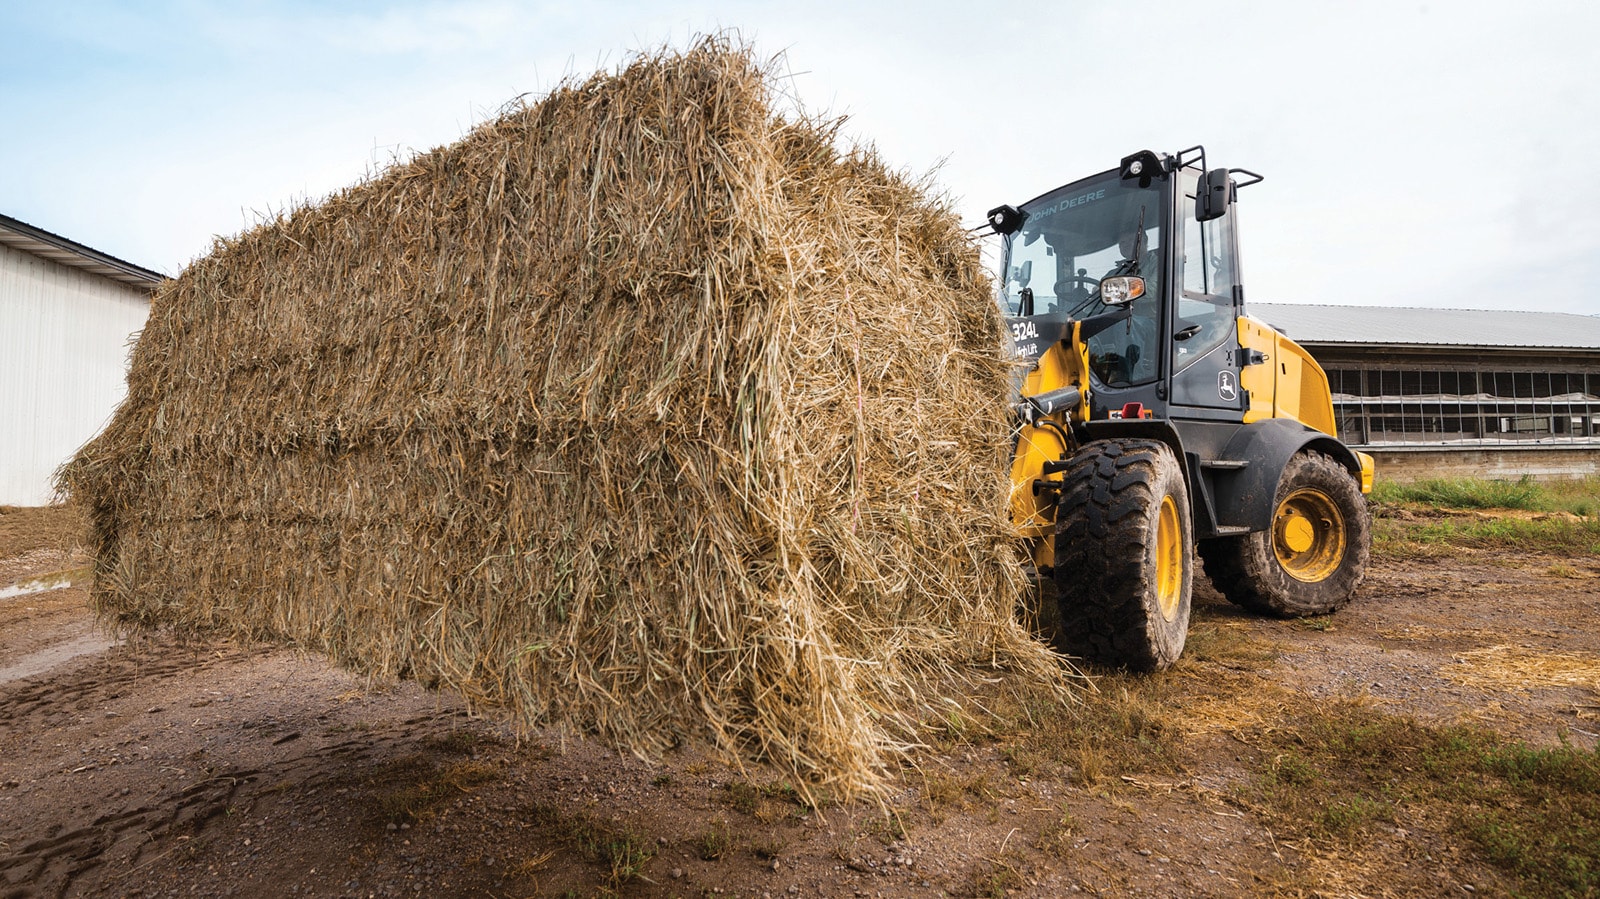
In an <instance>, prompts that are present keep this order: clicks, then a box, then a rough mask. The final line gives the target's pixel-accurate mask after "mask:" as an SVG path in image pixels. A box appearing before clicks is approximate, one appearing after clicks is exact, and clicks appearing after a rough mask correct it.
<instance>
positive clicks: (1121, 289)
mask: <svg viewBox="0 0 1600 899" xmlns="http://www.w3.org/2000/svg"><path fill="white" fill-rule="evenodd" d="M1142 296H1144V279H1143V278H1141V277H1139V276H1138V275H1117V276H1115V277H1111V278H1105V279H1102V280H1101V282H1100V302H1102V303H1105V304H1106V305H1107V306H1126V305H1128V304H1129V303H1131V302H1133V301H1134V300H1137V299H1138V298H1140V297H1142Z"/></svg>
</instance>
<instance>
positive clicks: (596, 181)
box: [60, 38, 1059, 794]
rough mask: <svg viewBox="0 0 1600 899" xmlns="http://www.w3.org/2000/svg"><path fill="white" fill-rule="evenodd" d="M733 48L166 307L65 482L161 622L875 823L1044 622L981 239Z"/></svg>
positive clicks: (479, 142)
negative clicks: (768, 767) (1012, 454)
mask: <svg viewBox="0 0 1600 899" xmlns="http://www.w3.org/2000/svg"><path fill="white" fill-rule="evenodd" d="M776 96H777V94H776V93H775V90H774V88H773V80H772V78H771V77H770V73H769V71H768V70H767V69H766V68H764V67H763V66H761V65H759V64H757V63H756V62H755V61H754V60H753V58H752V55H751V52H750V51H749V49H748V48H744V47H739V46H733V45H731V44H730V43H729V42H727V41H725V40H724V39H721V38H712V39H704V40H702V41H701V42H699V43H697V44H696V45H695V46H693V47H692V48H690V49H688V50H684V51H681V52H675V51H661V52H658V53H653V54H646V55H643V56H641V57H639V58H636V59H635V60H633V61H632V62H631V63H629V64H628V65H626V66H625V67H622V68H621V69H619V70H618V71H616V72H615V73H611V74H601V75H596V76H594V77H592V78H590V79H588V80H587V81H584V82H582V83H572V84H569V85H566V86H564V87H562V88H561V89H558V90H556V91H555V92H553V93H552V94H550V95H549V96H548V97H546V98H545V99H543V100H542V101H541V102H539V103H538V104H537V105H534V106H531V107H525V108H520V109H516V110H514V111H511V112H508V113H507V114H505V115H503V116H501V117H500V118H498V119H496V120H494V121H491V122H488V123H486V124H484V125H482V126H480V127H478V128H476V129H475V130H474V131H472V132H471V133H470V134H468V135H467V136H466V137H465V138H463V139H462V140H461V141H459V142H457V143H455V144H453V145H450V146H447V147H443V148H440V149H437V150H434V151H432V152H429V153H426V154H422V155H419V156H418V157H416V158H414V159H413V160H411V161H409V162H405V163H403V164H396V165H394V166H393V167H390V168H388V169H386V170H385V171H383V172H381V173H379V174H377V175H375V176H374V177H373V178H371V179H370V180H368V181H366V182H364V183H361V184H358V185H356V186H354V187H351V188H348V189H346V190H344V191H342V192H341V193H338V194H336V195H334V196H332V197H330V198H329V199H327V200H325V201H323V202H320V203H318V204H315V205H308V206H305V207H304V208H299V209H296V210H294V211H293V212H292V213H289V214H285V215H282V216H279V217H278V218H277V219H276V220H274V221H270V222H267V223H265V224H263V225H262V226H260V227H257V228H255V229H253V230H251V231H249V232H247V233H244V234H243V235H241V236H239V237H237V238H233V239H219V240H218V242H217V244H216V246H215V248H214V250H213V252H212V253H211V254H210V255H209V256H207V257H205V258H202V259H199V260H197V261H196V262H195V263H193V264H192V265H191V266H190V267H189V268H188V269H187V270H186V271H185V272H184V273H183V275H182V276H181V277H179V278H177V279H176V280H175V281H172V282H168V283H167V284H166V285H164V287H163V288H162V289H161V291H160V292H159V294H158V295H157V296H156V298H155V300H154V302H153V304H152V308H151V314H150V319H149V322H148V325H147V326H146V328H145V330H144V332H143V334H142V336H141V337H140V339H139V341H138V343H137V345H136V347H135V348H134V350H133V355H132V367H131V371H130V374H129V385H128V387H129V391H128V397H127V399H126V401H125V403H124V404H123V406H122V407H121V408H120V409H119V410H118V412H117V414H116V416H115V418H114V420H113V421H112V422H111V424H110V425H109V427H108V428H107V430H106V431H105V432H104V433H103V435H102V436H101V437H99V438H98V439H96V440H95V441H93V442H92V443H91V444H89V445H88V446H86V447H85V448H84V449H83V450H82V451H81V452H80V454H79V455H78V457H77V458H76V459H74V460H73V461H72V462H71V463H69V465H68V466H67V467H65V468H64V469H63V471H62V473H61V476H60V485H61V487H62V488H63V489H64V490H65V491H67V492H68V493H69V495H70V496H71V497H72V498H73V499H74V501H75V502H78V503H80V504H82V505H83V506H85V507H86V508H87V510H88V512H89V515H90V518H91V522H92V528H93V530H92V542H93V547H92V548H93V550H94V552H95V554H96V565H95V584H94V590H93V595H94V601H95V603H96V608H97V609H98V611H99V612H100V614H101V615H102V617H103V618H106V619H109V620H112V621H115V622H118V623H119V624H122V625H124V626H129V625H133V626H138V625H146V626H161V627H171V628H176V629H179V630H191V629H206V630H212V631H216V630H221V631H224V632H231V633H235V634H238V635H241V636H247V637H250V638H257V639H260V638H265V639H269V640H275V641H280V642H285V643H290V644H293V645H296V646H300V647H303V648H306V649H310V650H315V651H320V652H324V653H327V654H328V655H329V656H331V657H332V658H333V659H335V660H336V661H337V662H338V663H340V664H342V665H344V666H346V667H348V668H350V669H353V670H355V671H358V672H363V673H367V674H373V675H378V676H398V677H411V678H416V679H417V680H419V681H421V682H423V683H425V684H429V685H443V686H447V687H450V688H453V689H455V690H458V691H460V692H461V693H462V694H464V695H465V696H466V697H467V698H468V699H469V700H470V701H472V702H473V703H475V704H476V705H478V706H480V707H482V706H499V707H504V708H507V709H509V710H510V711H511V712H512V713H513V715H514V716H515V718H516V719H517V720H518V721H520V722H521V723H522V724H524V725H526V726H544V725H552V724H554V725H562V726H568V727H574V728H578V729H581V730H583V731H586V732H590V733H596V734H599V735H601V736H602V737H604V738H606V739H608V740H609V741H611V742H612V743H613V744H614V745H617V746H619V747H623V748H626V749H629V750H632V751H634V752H638V753H641V754H645V755H653V754H655V753H658V752H660V751H661V750H662V749H664V748H666V747H669V746H671V745H673V744H675V743H677V742H679V741H681V740H683V739H685V738H693V737H706V738H709V739H710V740H711V741H712V742H713V743H714V744H716V745H717V746H719V747H721V748H722V749H724V750H726V751H728V752H730V753H733V754H735V755H738V756H744V757H756V758H764V759H768V760H771V761H773V762H775V763H777V764H778V765H780V766H782V767H784V768H786V769H787V770H790V771H792V772H793V773H795V774H796V775H798V776H800V777H801V778H802V779H803V781H804V782H805V783H809V784H814V785H828V786H830V787H831V788H833V789H835V790H837V791H839V792H841V793H844V794H850V793H854V792H856V791H859V790H864V789H865V790H871V789H873V788H874V787H876V786H879V785H880V784H881V777H882V773H883V771H884V770H885V765H886V763H887V762H889V761H892V760H893V756H894V755H895V754H896V753H897V752H898V751H899V750H900V749H901V748H903V747H904V746H905V745H907V743H908V742H910V741H914V740H915V739H916V735H917V733H918V721H919V720H920V719H922V718H923V717H925V716H927V715H930V714H937V710H938V709H940V708H945V707H946V706H944V705H943V704H944V703H945V702H947V700H945V699H943V698H942V697H941V695H940V691H941V690H946V691H948V688H949V687H950V686H951V685H956V684H960V683H962V682H963V681H968V682H970V680H971V679H972V678H975V677H978V676H982V675H983V674H984V673H985V672H987V673H989V674H990V675H992V672H993V670H994V668H995V667H996V666H1001V667H1005V668H1008V669H1011V670H1012V671H1015V672H1019V673H1022V674H1024V675H1025V676H1029V677H1044V678H1052V677H1056V676H1058V673H1059V668H1058V667H1057V661H1056V659H1055V658H1054V657H1053V656H1052V655H1051V654H1050V653H1049V652H1048V651H1047V650H1046V649H1045V648H1044V647H1043V646H1042V645H1041V644H1039V643H1038V642H1037V641H1036V640H1034V639H1032V638H1031V637H1030V635H1029V634H1028V633H1027V631H1026V630H1025V629H1024V628H1022V627H1020V626H1019V625H1018V623H1017V622H1016V620H1015V614H1014V609H1015V606H1016V603H1017V601H1018V599H1019V597H1020V595H1021V593H1022V590H1023V586H1024V584H1023V573H1022V571H1021V569H1020V567H1019V565H1018V562H1017V558H1016V553H1015V550H1014V549H1013V547H1012V544H1011V538H1010V536H1009V529H1008V527H1007V524H1006V522H1005V521H1004V520H1003V519H1002V517H1001V512H1002V510H1003V509H1004V470H1003V466H1002V464H1001V460H1002V458H1003V456H1004V451H1005V448H1006V444H1007V426H1006V420H1005V411H1004V406H1005V399H1006V392H1007V385H1008V372H1007V370H1006V367H1005V364H1004V362H1003V360H1002V359H1001V357H1000V353H999V352H998V351H997V347H998V346H999V345H1000V341H1001V332H1000V327H1001V325H1000V321H999V319H998V317H997V313H996V310H995V307H994V304H993V303H992V302H991V300H990V297H989V291H988V287H987V283H986V279H985V276H984V274H983V272H982V269H981V265H980V262H979V259H978V254H977V251H976V249H975V247H974V246H973V245H972V243H971V241H970V239H969V238H967V237H966V236H965V235H964V234H963V232H962V229H961V227H960V225H959V222H958V221H957V219H956V217H955V216H954V214H953V213H952V212H951V211H950V210H949V209H948V208H947V207H946V206H944V205H942V204H941V203H940V202H938V201H935V200H930V199H929V198H928V196H927V192H926V189H925V187H924V186H923V185H919V184H915V183H912V182H910V181H908V180H907V179H905V178H904V177H903V176H901V175H899V174H897V173H895V172H892V171H890V170H888V169H887V168H886V167H885V166H884V165H883V164H882V162H881V161H880V160H879V159H878V158H877V157H876V156H875V154H874V153H872V152H871V151H870V150H862V149H856V150H852V151H840V150H839V149H837V148H836V146H835V144H836V131H837V127H838V124H837V122H819V121H812V120H810V119H808V118H806V117H804V116H793V115H790V116H784V115H780V114H779V113H778V112H777V111H776V110H775V98H776Z"/></svg>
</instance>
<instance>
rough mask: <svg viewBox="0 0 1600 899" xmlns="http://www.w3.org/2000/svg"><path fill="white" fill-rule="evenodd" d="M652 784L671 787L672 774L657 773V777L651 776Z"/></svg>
mask: <svg viewBox="0 0 1600 899" xmlns="http://www.w3.org/2000/svg"><path fill="white" fill-rule="evenodd" d="M650 785H651V786H653V787H670V786H672V775H671V774H670V773H665V772H663V773H661V774H657V775H656V776H655V777H652V778H650Z"/></svg>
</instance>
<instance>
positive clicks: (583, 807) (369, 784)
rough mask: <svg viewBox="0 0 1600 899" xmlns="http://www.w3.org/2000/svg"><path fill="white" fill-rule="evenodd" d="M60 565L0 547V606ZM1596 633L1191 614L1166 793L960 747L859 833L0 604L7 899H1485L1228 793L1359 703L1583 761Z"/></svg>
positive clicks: (1520, 617)
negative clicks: (1310, 714)
mask: <svg viewBox="0 0 1600 899" xmlns="http://www.w3.org/2000/svg"><path fill="white" fill-rule="evenodd" d="M81 564H82V560H81V559H80V558H76V557H73V556H71V555H70V554H68V553H63V552H60V551H54V550H51V551H42V550H39V549H37V548H31V549H27V550H24V551H17V552H9V551H8V550H7V549H6V547H4V546H0V572H4V577H3V578H0V588H5V587H14V586H17V585H19V584H21V583H24V582H27V581H29V580H32V579H37V578H39V577H42V576H46V575H49V574H51V573H53V572H60V571H70V570H73V569H74V566H81ZM78 577H79V578H80V579H81V575H78ZM1597 618H1600V564H1597V563H1596V562H1595V561H1593V560H1587V559H1554V558H1543V557H1538V558H1524V559H1513V560H1507V559H1501V558H1492V557H1488V556H1463V557H1460V558H1453V559H1448V560H1443V561H1438V560H1436V561H1433V562H1430V563H1428V564H1426V565H1419V564H1412V563H1397V562H1384V561H1380V562H1379V563H1377V565H1376V566H1375V568H1374V570H1373V572H1372V575H1371V577H1370V578H1369V580H1368V584H1367V586H1366V587H1364V588H1363V592H1362V595H1361V596H1360V597H1359V598H1358V599H1357V600H1356V601H1355V602H1354V603H1353V604H1352V605H1351V606H1350V607H1348V608H1347V609H1345V610H1343V611H1341V612H1340V613H1339V614H1338V615H1336V616H1334V617H1332V618H1329V619H1315V620H1311V621H1301V622H1291V621H1274V620H1263V619H1259V618H1254V617H1251V616H1249V615H1246V614H1244V613H1241V612H1239V611H1238V610H1236V609H1234V608H1233V607H1231V606H1229V605H1227V604H1226V603H1225V602H1223V601H1222V600H1221V599H1220V598H1218V597H1217V596H1216V595H1215V594H1214V593H1211V592H1210V591H1209V590H1208V589H1206V590H1202V591H1201V593H1200V596H1199V597H1198V598H1197V608H1196V617H1195V624H1194V638H1193V640H1192V647H1191V648H1192V650H1193V652H1192V655H1193V658H1191V659H1186V660H1185V661H1184V662H1183V663H1181V664H1180V665H1179V666H1177V667H1176V668H1174V669H1173V670H1172V671H1170V672H1167V673H1164V674H1162V675H1159V676H1158V678H1159V680H1158V681H1157V682H1156V683H1155V687H1158V688H1159V691H1160V693H1161V695H1162V696H1163V701H1164V702H1165V703H1167V704H1168V705H1169V706H1170V708H1171V709H1172V712H1173V715H1172V717H1173V720H1175V721H1178V722H1180V723H1181V726H1182V727H1183V729H1184V731H1185V734H1184V741H1185V747H1186V748H1185V756H1184V760H1183V762H1182V763H1181V764H1179V765H1177V766H1176V767H1174V768H1173V769H1172V773H1170V774H1167V775H1162V776H1151V775H1139V774H1127V773H1125V772H1123V771H1120V770H1107V771H1105V772H1104V773H1103V775H1102V776H1101V777H1100V778H1098V779H1094V778H1086V777H1084V776H1082V775H1081V772H1080V774H1079V776H1074V777H1066V776H1062V775H1060V774H1059V773H1056V772H1054V769H1051V768H1050V767H1049V766H1041V767H1039V768H1037V769H1033V768H1030V766H1029V765H1027V764H1024V763H1023V760H1021V759H1019V757H1017V756H1016V754H1015V752H1014V751H1012V749H1011V748H1010V747H1009V745H1008V743H1007V742H1006V741H1005V740H1003V739H1002V740H993V741H983V740H972V741H956V742H953V743H951V744H948V745H945V747H944V748H943V749H940V748H936V747H929V748H927V749H924V750H922V751H920V752H918V753H917V754H916V755H915V756H914V760H915V766H914V767H910V768H908V769H906V770H905V771H904V772H903V773H902V775H901V776H900V778H899V780H898V784H899V786H898V788H897V792H896V793H895V794H894V795H891V796H889V797H886V798H885V801H884V802H883V803H882V804H876V803H871V802H864V803H854V804H845V805H838V804H833V805H825V806H824V807H822V808H820V809H813V808H809V807H807V806H805V805H803V804H801V803H800V802H798V801H797V800H796V799H795V797H794V796H793V794H792V792H789V791H786V790H785V789H783V788H782V786H781V784H777V783H776V782H775V781H774V779H773V777H772V775H770V773H765V772H763V771H762V770H761V769H759V768H751V769H744V770H741V769H738V768H733V767H729V766H727V765H724V764H722V763H721V762H719V761H717V760H715V759H713V758H711V757H709V756H708V755H706V754H705V752H704V751H703V750H701V749H698V748H696V747H692V746H691V747H685V748H683V749H681V750H679V751H676V752H674V753H672V754H670V755H669V756H668V757H667V758H666V759H663V760H661V761H660V762H655V763H652V762H645V761H641V760H639V759H635V758H631V757H621V756H618V755H617V754H616V753H614V752H612V751H610V750H608V749H606V748H604V747H602V746H599V745H596V744H594V743H592V742H589V741H587V740H584V739H582V738H578V737H572V736H563V735H561V734H557V733H553V732H552V733H547V734H540V735H535V736H534V737H533V738H531V739H529V738H525V739H522V740H519V739H518V738H517V737H516V736H515V735H514V734H512V733H511V732H510V731H509V730H507V729H506V728H505V727H503V726H502V725H501V724H500V723H498V722H497V720H496V719H494V718H493V717H475V716H473V715H471V714H469V711H468V710H467V709H466V708H465V706H464V705H463V704H462V703H461V702H460V701H459V699H457V698H455V697H453V696H451V695H448V694H438V693H429V692H426V691H424V690H422V689H421V688H419V687H417V686H416V685H414V684H400V685H395V684H376V683H367V682H364V681H362V680H360V679H357V678H353V677H351V676H350V675H348V674H346V673H344V672H341V671H338V670H336V669H334V668H332V667H331V666H330V665H328V664H327V663H326V662H325V661H324V660H322V659H320V658H315V657H308V656H302V655H299V654H296V653H294V652H292V651H287V650H283V649H272V648H264V647H251V646H241V645H237V644H235V643H232V642H228V641H217V640H210V641H207V640H198V641H193V640H191V641H182V640H177V639H175V638H172V637H170V636H164V635H143V636H139V637H137V638H133V639H129V640H127V641H116V640H113V638H112V637H111V636H109V635H106V634H104V633H102V632H101V631H99V630H98V629H97V627H96V626H95V624H94V623H93V621H92V619H91V616H90V614H89V612H88V609H87V597H86V595H85V592H84V589H83V586H82V584H81V583H73V584H72V585H71V586H68V587H65V588H62V589H56V590H50V591H47V592H42V593H41V592H29V593H27V594H25V595H16V596H12V597H10V598H7V599H4V600H0V896H34V895H40V896H190V895H196V896H224V895H238V896H286V895H289V896H448V895H484V896H536V895H539V896H550V895H563V894H567V893H569V891H570V894H572V895H582V896H587V895H605V894H611V893H613V892H614V893H617V894H621V895H639V896H671V895H682V896H687V895H719V894H720V895H747V896H790V895H794V896H846V897H853V896H937V895H955V896H972V895H1025V896H1031V895H1072V894H1075V893H1077V894H1102V895H1118V896H1238V895H1280V894H1281V895H1329V896H1334V895H1339V896H1352V895H1441V894H1444V893H1447V892H1450V893H1456V894H1461V895H1466V888H1467V887H1468V886H1471V887H1472V889H1473V891H1475V892H1477V893H1479V894H1480V895H1483V894H1487V895H1494V894H1498V893H1502V892H1507V891H1509V890H1510V889H1511V888H1512V885H1511V884H1508V883H1506V882H1505V881H1503V880H1502V879H1501V878H1500V876H1499V875H1498V874H1496V873H1495V872H1494V871H1492V870H1489V869H1487V868H1485V867H1484V866H1483V864H1482V863H1481V862H1479V861H1477V860H1475V859H1473V858H1472V857H1470V856H1465V855H1463V854H1462V853H1461V851H1460V849H1459V847H1456V846H1454V845H1453V844H1452V843H1451V841H1450V840H1449V839H1447V838H1445V837H1443V836H1440V835H1439V834H1436V833H1427V832H1404V831H1403V830H1401V829H1396V831H1395V832H1394V833H1392V834H1386V835H1384V836H1383V837H1382V838H1381V839H1380V840H1379V841H1378V842H1379V844H1378V845H1376V846H1371V847H1368V848H1367V849H1366V850H1365V851H1364V852H1363V853H1362V858H1361V862H1360V864H1359V865H1356V864H1353V863H1352V862H1350V861H1349V859H1348V858H1345V857H1344V853H1343V852H1342V851H1341V850H1340V849H1339V847H1333V846H1320V845H1314V844H1311V843H1309V842H1305V841H1301V842H1294V841H1285V840H1284V839H1282V838H1281V836H1280V835H1279V834H1277V833H1275V832H1274V829H1273V827H1272V825H1271V822H1270V819H1268V818H1266V817H1264V816H1263V813H1262V812H1261V811H1260V810H1259V809H1256V808H1254V807H1252V806H1251V805H1250V804H1249V803H1248V802H1247V801H1243V800H1242V799H1241V798H1240V795H1241V794H1240V792H1239V791H1238V790H1237V789H1236V787H1238V786H1239V785H1240V784H1243V783H1246V782H1248V781H1249V779H1250V778H1251V777H1252V776H1253V775H1252V773H1251V772H1252V771H1254V770H1257V769H1258V768H1259V766H1260V762H1261V755H1260V754H1261V752H1262V750H1261V749H1260V748H1258V746H1257V745H1256V744H1255V741H1254V740H1253V739H1252V737H1251V734H1254V733H1260V732H1261V730H1262V728H1263V727H1269V726H1271V720H1272V716H1273V715H1274V714H1275V709H1277V708H1279V707H1281V706H1282V705H1283V704H1284V703H1291V702H1293V701H1298V700H1301V699H1305V698H1307V697H1309V698H1311V699H1312V700H1317V701H1321V700H1326V699H1332V698H1356V699H1359V700H1360V701H1362V702H1364V703H1370V704H1372V705H1373V706H1374V707H1377V708H1380V709H1383V710H1385V711H1390V712H1393V713H1394V714H1404V715H1410V716H1415V717H1418V718H1421V719H1423V720H1426V721H1431V722H1440V723H1449V722H1461V721H1466V722H1471V723H1475V724H1480V725H1484V726H1488V727H1492V728H1494V729H1496V730H1497V731H1500V732H1502V733H1506V734H1508V735H1513V736H1516V737H1519V738H1521V739H1526V740H1528V741H1531V742H1534V743H1537V744H1550V743H1554V742H1557V741H1560V740H1567V741H1569V742H1573V743H1576V744H1578V745H1585V746H1593V745H1594V743H1595V740H1596V733H1597V732H1600V678H1597V677H1596V675H1595V673H1594V672H1596V671H1597V670H1600V668H1597V667H1596V666H1597V664H1600V638H1597V637H1596V635H1595V630H1594V628H1593V627H1592V623H1593V622H1594V621H1595V620H1597ZM1252 654H1254V655H1252ZM1101 683H1102V685H1103V686H1105V687H1107V688H1115V686H1114V685H1115V683H1117V682H1116V681H1115V680H1114V679H1112V680H1103V681H1102V682H1101ZM1063 753H1064V754H1065V755H1067V756H1068V757H1069V758H1071V757H1072V750H1071V749H1070V748H1067V749H1063ZM1082 764H1088V762H1087V761H1084V762H1083V763H1082ZM646 856H648V857H646Z"/></svg>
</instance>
